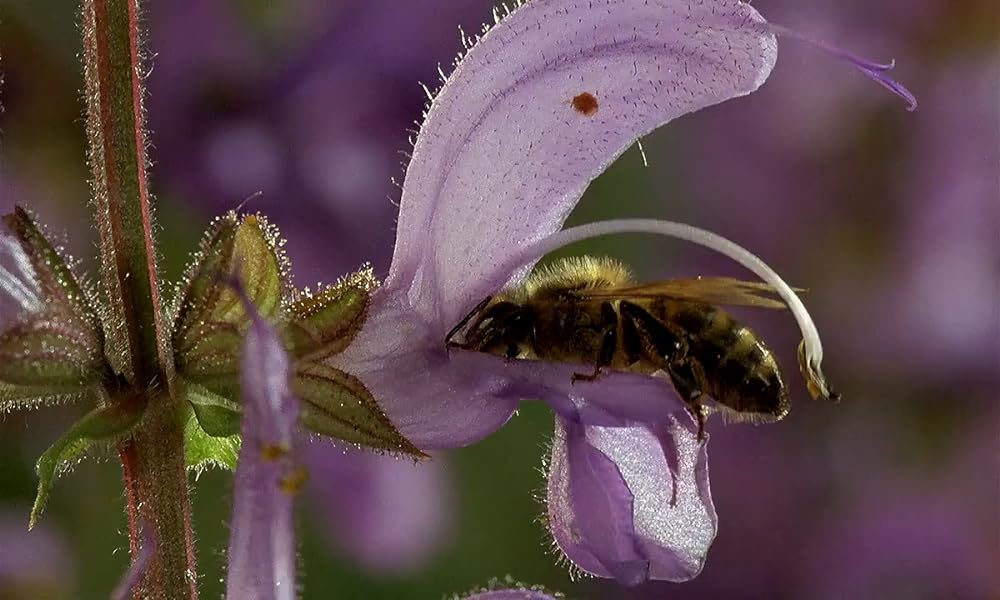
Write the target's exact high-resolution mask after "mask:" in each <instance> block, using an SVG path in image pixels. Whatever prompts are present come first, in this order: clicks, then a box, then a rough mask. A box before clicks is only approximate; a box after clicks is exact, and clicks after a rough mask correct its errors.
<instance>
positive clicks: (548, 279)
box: [505, 256, 635, 302]
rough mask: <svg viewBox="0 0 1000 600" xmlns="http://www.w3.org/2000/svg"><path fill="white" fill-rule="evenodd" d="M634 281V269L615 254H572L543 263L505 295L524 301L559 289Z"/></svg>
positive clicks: (621, 283)
mask: <svg viewBox="0 0 1000 600" xmlns="http://www.w3.org/2000/svg"><path fill="white" fill-rule="evenodd" d="M634 282H635V279H634V277H633V276H632V271H631V270H630V269H629V268H628V267H627V266H625V265H624V264H623V263H621V262H619V261H617V260H615V259H613V258H609V257H606V256H599V257H595V256H571V257H569V258H564V259H562V260H559V261H556V262H554V263H552V264H549V265H546V266H544V267H542V268H541V269H539V270H538V271H536V272H535V273H533V274H532V275H531V276H530V277H528V279H527V280H525V282H524V284H522V285H521V286H520V287H518V288H516V289H513V290H510V291H509V292H508V293H507V294H505V295H506V296H508V297H509V298H511V299H512V300H513V301H515V302H524V301H526V300H529V299H532V298H537V297H539V296H543V295H546V294H547V293H551V292H554V291H558V290H574V289H575V290H582V289H597V288H606V287H618V286H624V285H630V284H632V283H634Z"/></svg>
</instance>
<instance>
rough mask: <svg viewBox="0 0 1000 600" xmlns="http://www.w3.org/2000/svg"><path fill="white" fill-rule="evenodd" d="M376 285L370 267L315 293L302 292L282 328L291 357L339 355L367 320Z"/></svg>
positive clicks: (313, 358)
mask: <svg viewBox="0 0 1000 600" xmlns="http://www.w3.org/2000/svg"><path fill="white" fill-rule="evenodd" d="M376 285H377V283H376V281H375V276H374V274H373V273H372V269H371V266H365V267H364V268H362V269H361V270H359V271H358V272H356V273H353V274H352V275H350V276H349V277H347V278H345V279H343V280H341V281H340V282H338V283H337V284H336V285H333V286H330V287H327V288H325V289H323V290H322V291H320V292H319V293H318V294H315V295H313V294H310V293H309V292H308V291H307V292H305V293H304V294H303V295H302V297H300V298H299V299H298V300H296V301H295V303H294V304H292V310H291V312H292V315H293V317H292V322H291V323H289V324H288V325H287V327H286V329H285V341H286V343H287V344H288V346H289V348H290V351H291V352H292V354H294V355H295V356H298V357H304V358H308V359H309V360H310V361H319V360H321V359H324V358H327V357H329V356H332V355H334V354H338V353H340V352H343V351H344V349H345V348H347V347H348V346H349V345H350V344H351V342H352V341H353V340H354V337H355V336H356V335H357V334H358V331H360V330H361V326H362V325H364V323H365V319H366V318H367V317H368V306H369V304H370V294H371V291H372V290H373V289H375V287H376Z"/></svg>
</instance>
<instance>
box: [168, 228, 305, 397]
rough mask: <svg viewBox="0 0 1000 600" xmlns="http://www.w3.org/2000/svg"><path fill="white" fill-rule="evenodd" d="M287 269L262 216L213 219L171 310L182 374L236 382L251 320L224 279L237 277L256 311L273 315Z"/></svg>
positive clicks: (204, 380) (284, 288) (278, 244)
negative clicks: (242, 349)
mask: <svg viewBox="0 0 1000 600" xmlns="http://www.w3.org/2000/svg"><path fill="white" fill-rule="evenodd" d="M286 274H287V261H286V260H285V257H284V254H283V252H282V251H281V241H280V238H279V236H278V234H277V231H276V230H275V229H274V228H273V227H272V226H270V225H269V224H268V223H267V221H266V220H265V219H264V218H263V217H262V216H259V215H247V216H244V217H239V216H237V215H236V213H235V212H230V213H228V214H226V215H224V216H222V217H219V218H218V219H216V220H215V222H214V223H213V224H212V226H211V227H210V228H209V230H208V231H207V232H206V234H205V237H204V239H203V241H202V244H201V248H200V250H199V252H198V254H197V255H196V256H195V260H194V262H193V264H192V265H191V267H190V268H189V269H188V274H187V277H186V279H185V282H184V283H183V284H182V286H181V287H182V291H181V292H180V293H179V294H178V301H177V304H176V307H175V311H174V312H175V318H174V325H173V332H172V337H173V345H174V358H175V361H176V364H177V368H178V371H179V372H180V373H181V375H183V376H184V377H185V379H188V380H191V381H195V382H199V383H203V384H206V385H208V384H209V383H210V382H217V381H219V380H233V381H235V378H236V377H238V375H239V365H240V352H241V347H242V342H243V336H244V335H245V334H246V331H247V329H248V328H249V327H250V320H251V319H250V316H249V315H248V314H247V312H246V308H245V307H244V305H243V303H242V302H241V301H240V298H239V296H238V295H237V294H236V293H235V292H234V290H233V289H232V287H231V286H230V285H229V284H228V281H229V280H230V278H232V277H237V278H238V279H239V280H240V281H241V282H242V283H243V285H244V287H245V288H246V293H247V295H248V297H249V299H250V301H251V302H252V303H253V305H254V306H255V307H256V308H257V310H258V311H259V312H260V314H261V315H263V316H264V317H265V318H268V319H273V318H275V317H276V316H277V315H278V313H279V312H280V309H281V304H282V299H283V298H284V297H285V296H286V292H287V289H288V287H287V286H286V282H285V279H286ZM226 387H231V386H229V385H228V383H227V385H226Z"/></svg>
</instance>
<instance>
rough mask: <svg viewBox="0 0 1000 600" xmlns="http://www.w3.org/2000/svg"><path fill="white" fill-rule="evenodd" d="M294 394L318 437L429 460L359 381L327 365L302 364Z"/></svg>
mask: <svg viewBox="0 0 1000 600" xmlns="http://www.w3.org/2000/svg"><path fill="white" fill-rule="evenodd" d="M292 390H293V391H294V392H295V395H296V396H297V397H298V398H299V399H300V400H301V401H302V404H301V421H302V424H303V425H304V426H305V427H306V428H307V429H309V430H310V431H313V432H315V433H318V434H320V435H325V436H329V437H333V438H336V439H339V440H343V441H346V442H350V443H354V444H358V445H361V446H365V447H368V448H374V449H376V450H384V451H388V452H394V453H401V454H407V455H410V456H413V457H415V458H426V457H427V455H426V454H424V453H423V452H421V451H420V450H419V449H418V448H417V447H416V446H414V445H413V444H412V443H411V442H410V441H409V440H407V439H406V438H405V437H403V434H401V433H400V432H399V430H398V429H396V426H395V425H393V424H392V421H390V420H389V417H387V416H386V414H385V413H384V412H383V411H382V409H381V408H380V407H379V405H378V403H377V402H376V401H375V398H374V397H372V395H371V393H369V392H368V390H367V389H366V388H365V386H364V384H363V383H361V380H359V379H358V378H357V377H354V376H352V375H348V374H347V373H344V372H343V371H340V370H338V369H334V368H333V367H329V366H326V365H323V364H317V363H300V364H299V365H297V366H296V367H295V371H294V373H293V375H292Z"/></svg>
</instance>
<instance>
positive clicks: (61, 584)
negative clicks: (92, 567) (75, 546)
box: [0, 510, 77, 600]
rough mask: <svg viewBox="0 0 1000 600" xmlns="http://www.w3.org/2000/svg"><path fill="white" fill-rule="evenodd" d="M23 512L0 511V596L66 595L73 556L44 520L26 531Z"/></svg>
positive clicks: (71, 577)
mask: <svg viewBox="0 0 1000 600" xmlns="http://www.w3.org/2000/svg"><path fill="white" fill-rule="evenodd" d="M26 512H27V511H26V510H4V511H3V512H0V597H3V598H11V599H14V600H16V599H18V598H25V599H27V598H33V599H37V598H65V597H67V596H66V594H67V593H68V592H69V591H70V590H71V589H72V588H73V584H74V582H75V580H76V569H77V566H76V564H75V561H74V559H73V556H72V554H71V553H70V551H69V549H68V548H67V546H66V543H65V542H64V541H63V539H62V538H61V537H60V536H59V535H58V534H57V533H56V532H55V531H54V530H53V529H51V527H50V526H48V525H46V524H45V523H41V524H40V525H39V526H37V527H35V528H34V529H33V530H32V531H31V532H30V533H29V532H28V530H27V528H26V527H25V526H24V514H25V513H26Z"/></svg>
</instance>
